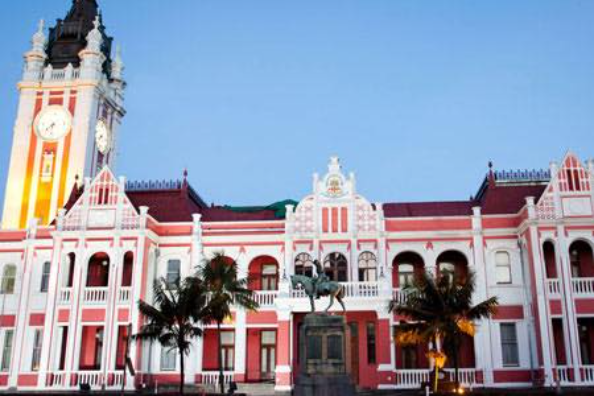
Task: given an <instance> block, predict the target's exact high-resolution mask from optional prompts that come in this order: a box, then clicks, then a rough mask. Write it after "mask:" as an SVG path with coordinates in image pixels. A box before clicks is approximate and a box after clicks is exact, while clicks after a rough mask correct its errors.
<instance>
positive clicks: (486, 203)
mask: <svg viewBox="0 0 594 396" xmlns="http://www.w3.org/2000/svg"><path fill="white" fill-rule="evenodd" d="M545 189H546V185H545V184H529V185H501V184H500V185H497V184H496V185H487V186H485V189H484V190H483V191H482V192H481V196H480V197H479V198H478V200H468V201H445V202H410V203H408V202H403V203H386V204H384V215H385V216H386V217H440V216H446V217H447V216H470V215H471V214H472V208H473V207H474V206H480V207H481V213H482V214H487V215H491V214H515V213H518V212H519V211H520V209H522V208H523V207H524V205H526V197H534V198H535V199H536V200H538V199H539V198H540V196H541V195H542V193H543V192H544V190H545Z"/></svg>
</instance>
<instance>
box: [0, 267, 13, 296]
mask: <svg viewBox="0 0 594 396" xmlns="http://www.w3.org/2000/svg"><path fill="white" fill-rule="evenodd" d="M15 283H16V265H14V264H8V265H6V266H5V267H4V270H3V271H2V294H13V293H14V286H15Z"/></svg>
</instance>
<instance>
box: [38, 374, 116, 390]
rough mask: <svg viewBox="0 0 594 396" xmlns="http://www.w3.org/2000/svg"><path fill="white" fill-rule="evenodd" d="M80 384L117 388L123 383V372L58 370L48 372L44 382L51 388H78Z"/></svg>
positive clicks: (92, 386)
mask: <svg viewBox="0 0 594 396" xmlns="http://www.w3.org/2000/svg"><path fill="white" fill-rule="evenodd" d="M69 379H70V381H69ZM82 384H88V385H89V386H90V387H91V389H102V388H103V387H105V388H107V389H110V388H111V389H119V388H121V387H122V385H123V384H124V374H123V373H122V371H108V372H103V371H75V372H72V373H67V372H65V371H58V372H53V373H48V376H47V382H46V385H47V387H48V388H52V389H69V388H71V389H78V388H79V387H80V385H82Z"/></svg>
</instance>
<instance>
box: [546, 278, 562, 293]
mask: <svg viewBox="0 0 594 396" xmlns="http://www.w3.org/2000/svg"><path fill="white" fill-rule="evenodd" d="M547 290H548V292H549V294H551V295H559V294H561V284H560V283H559V279H547Z"/></svg>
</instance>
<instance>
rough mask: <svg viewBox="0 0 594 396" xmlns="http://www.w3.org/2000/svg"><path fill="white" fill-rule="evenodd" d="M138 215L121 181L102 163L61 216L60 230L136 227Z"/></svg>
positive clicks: (138, 220) (138, 221)
mask: <svg viewBox="0 0 594 396" xmlns="http://www.w3.org/2000/svg"><path fill="white" fill-rule="evenodd" d="M139 225H140V216H139V214H138V212H137V211H136V209H135V208H134V206H133V205H132V203H131V202H130V199H129V198H128V196H127V195H126V193H125V188H124V182H123V180H122V181H118V180H117V179H116V178H115V176H114V175H113V173H112V172H111V170H109V168H108V167H104V168H103V170H101V172H99V174H98V175H97V176H96V177H95V179H93V180H92V181H90V180H88V179H87V180H86V181H85V189H84V192H83V194H82V195H81V196H80V197H79V198H78V200H77V201H76V203H75V204H74V205H73V206H72V208H71V209H70V210H69V211H68V213H67V214H66V215H65V217H64V221H63V229H64V230H67V231H68V230H80V229H109V228H121V229H136V228H138V227H139Z"/></svg>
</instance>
